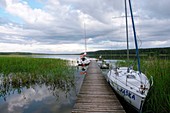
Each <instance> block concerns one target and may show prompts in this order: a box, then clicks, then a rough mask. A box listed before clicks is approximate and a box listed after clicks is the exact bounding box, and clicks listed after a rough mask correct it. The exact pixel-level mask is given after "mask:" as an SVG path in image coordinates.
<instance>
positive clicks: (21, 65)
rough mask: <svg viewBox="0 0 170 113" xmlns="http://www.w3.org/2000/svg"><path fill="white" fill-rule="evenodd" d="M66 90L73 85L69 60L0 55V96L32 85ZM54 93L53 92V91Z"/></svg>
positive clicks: (72, 72)
mask: <svg viewBox="0 0 170 113" xmlns="http://www.w3.org/2000/svg"><path fill="white" fill-rule="evenodd" d="M35 84H38V85H43V84H45V85H46V86H47V87H49V89H52V90H53V91H55V90H58V89H59V90H62V91H65V92H68V91H69V90H70V89H71V87H72V86H74V68H72V67H70V66H69V61H67V60H60V59H49V58H29V57H0V89H1V90H0V97H4V99H5V98H6V96H7V95H9V93H12V92H14V91H16V90H17V91H18V93H21V89H22V88H24V87H26V88H29V87H32V86H33V85H35ZM53 93H55V92H53Z"/></svg>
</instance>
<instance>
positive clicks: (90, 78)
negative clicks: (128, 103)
mask: <svg viewBox="0 0 170 113" xmlns="http://www.w3.org/2000/svg"><path fill="white" fill-rule="evenodd" d="M106 112H107V113H125V110H124V109H123V107H122V105H121V104H120V102H119V100H118V99H117V97H116V95H115V94H114V92H113V90H112V88H111V87H110V86H109V84H108V83H107V81H106V80H105V77H104V76H103V75H102V72H101V70H100V68H99V66H98V65H97V63H96V62H95V61H91V63H90V65H89V67H88V69H87V74H86V76H85V78H84V81H83V84H82V86H81V89H80V92H79V94H78V97H77V100H76V103H75V105H74V108H73V110H72V113H106Z"/></svg>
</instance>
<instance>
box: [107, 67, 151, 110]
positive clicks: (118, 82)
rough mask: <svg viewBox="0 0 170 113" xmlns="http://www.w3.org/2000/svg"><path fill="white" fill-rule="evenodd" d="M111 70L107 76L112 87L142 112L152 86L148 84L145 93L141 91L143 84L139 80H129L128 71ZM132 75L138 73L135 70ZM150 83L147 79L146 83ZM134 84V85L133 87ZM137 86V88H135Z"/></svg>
mask: <svg viewBox="0 0 170 113" xmlns="http://www.w3.org/2000/svg"><path fill="white" fill-rule="evenodd" d="M117 72H118V70H117V71H115V70H111V71H110V72H109V73H108V74H107V81H108V82H109V84H110V85H111V87H112V88H113V89H114V90H115V91H116V92H117V93H118V94H119V95H120V96H121V97H122V98H124V100H125V101H126V102H128V103H129V104H130V105H132V106H133V107H134V108H136V109H137V110H141V109H142V106H143V104H144V101H145V98H146V96H147V93H148V89H149V87H150V84H147V86H146V87H147V88H146V89H147V90H145V91H144V92H143V93H142V92H141V91H140V85H141V83H140V82H139V81H138V78H135V79H134V78H128V79H130V80H128V79H127V75H129V73H126V71H123V70H121V71H120V70H119V72H118V73H117ZM130 74H131V75H136V72H135V71H134V70H133V72H132V73H130ZM146 82H148V79H147V78H146V79H145V83H146ZM133 84H134V85H133ZM135 85H136V86H135Z"/></svg>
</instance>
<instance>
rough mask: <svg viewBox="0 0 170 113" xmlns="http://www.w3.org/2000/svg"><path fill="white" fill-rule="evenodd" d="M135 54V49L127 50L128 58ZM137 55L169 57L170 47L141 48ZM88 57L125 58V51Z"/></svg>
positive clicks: (91, 53) (92, 53)
mask: <svg viewBox="0 0 170 113" xmlns="http://www.w3.org/2000/svg"><path fill="white" fill-rule="evenodd" d="M135 54H136V50H135V49H130V50H129V57H130V58H134V57H135ZM139 54H140V56H141V57H148V56H155V57H163V58H164V57H166V58H169V57H170V47H166V48H146V49H145V48H142V49H139ZM87 55H88V56H94V57H99V56H100V55H102V56H103V57H104V58H116V59H117V58H119V59H121V58H125V57H127V50H126V49H124V50H99V51H95V52H87Z"/></svg>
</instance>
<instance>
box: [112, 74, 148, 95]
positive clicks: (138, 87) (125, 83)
mask: <svg viewBox="0 0 170 113" xmlns="http://www.w3.org/2000/svg"><path fill="white" fill-rule="evenodd" d="M117 73H118V72H117ZM110 74H111V72H110ZM122 76H126V82H122V81H121V80H119V79H118V78H117V76H113V77H114V78H115V79H116V80H118V81H119V82H121V83H122V84H124V85H126V86H128V87H130V88H131V89H132V88H133V89H135V88H136V89H138V91H140V92H142V91H143V90H144V88H141V85H142V84H141V85H140V86H137V85H136V84H133V83H130V82H128V81H127V79H128V77H127V76H128V75H122ZM119 77H120V76H119ZM129 79H131V78H129ZM133 79H135V80H136V81H137V82H139V83H141V81H140V80H138V79H136V78H133ZM129 84H131V85H132V86H133V87H132V86H130V85H129ZM144 85H147V84H144ZM134 87H135V88H134ZM141 90H142V91H141ZM145 90H146V89H145ZM142 94H143V93H142Z"/></svg>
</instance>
